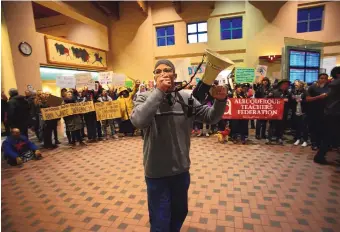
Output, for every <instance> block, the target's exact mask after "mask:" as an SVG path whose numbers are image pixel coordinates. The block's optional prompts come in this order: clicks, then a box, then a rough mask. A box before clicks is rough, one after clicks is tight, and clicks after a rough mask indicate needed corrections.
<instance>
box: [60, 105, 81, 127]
mask: <svg viewBox="0 0 340 232" xmlns="http://www.w3.org/2000/svg"><path fill="white" fill-rule="evenodd" d="M69 103H75V100H73V99H72V100H67V99H65V100H64V102H63V104H69ZM64 121H65V126H66V131H76V130H80V129H81V128H82V119H81V116H80V115H79V114H74V115H70V116H66V117H64Z"/></svg>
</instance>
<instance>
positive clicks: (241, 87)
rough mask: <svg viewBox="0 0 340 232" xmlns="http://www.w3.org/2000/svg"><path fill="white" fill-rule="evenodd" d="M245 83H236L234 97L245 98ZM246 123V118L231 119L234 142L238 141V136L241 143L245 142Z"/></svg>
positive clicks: (247, 121)
mask: <svg viewBox="0 0 340 232" xmlns="http://www.w3.org/2000/svg"><path fill="white" fill-rule="evenodd" d="M246 88H247V85H246V84H236V86H235V92H234V96H233V97H234V98H247V93H246V92H244V91H246ZM248 123H249V120H246V119H233V120H231V136H232V139H233V142H234V143H237V142H238V137H240V138H241V142H242V144H246V137H247V136H248Z"/></svg>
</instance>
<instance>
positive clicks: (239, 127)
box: [231, 119, 249, 140]
mask: <svg viewBox="0 0 340 232" xmlns="http://www.w3.org/2000/svg"><path fill="white" fill-rule="evenodd" d="M248 123H249V120H245V119H235V120H232V122H231V127H232V131H233V134H232V136H233V138H236V137H237V136H238V135H240V136H241V140H245V139H246V137H247V136H248Z"/></svg>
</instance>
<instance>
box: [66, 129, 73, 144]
mask: <svg viewBox="0 0 340 232" xmlns="http://www.w3.org/2000/svg"><path fill="white" fill-rule="evenodd" d="M66 136H67V140H68V143H70V144H71V143H72V135H71V131H66Z"/></svg>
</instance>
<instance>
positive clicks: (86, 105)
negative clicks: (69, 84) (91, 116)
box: [69, 101, 95, 114]
mask: <svg viewBox="0 0 340 232" xmlns="http://www.w3.org/2000/svg"><path fill="white" fill-rule="evenodd" d="M71 104H72V106H71V111H72V114H86V113H88V112H91V111H94V110H95V109H94V105H93V102H92V101H88V102H77V103H71ZM71 104H69V105H71Z"/></svg>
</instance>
